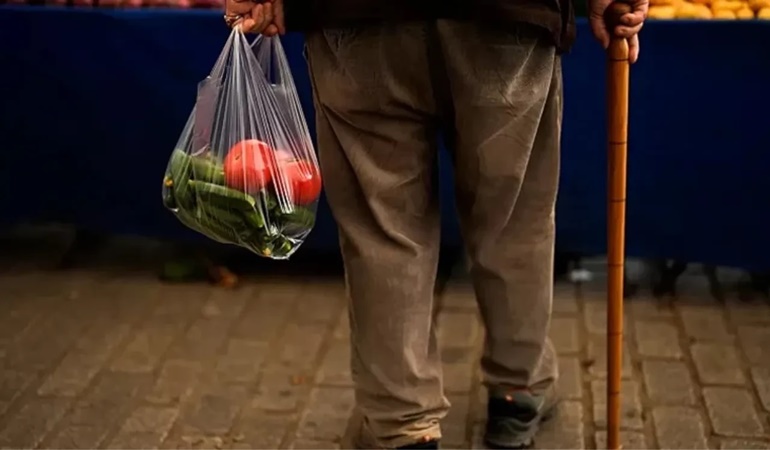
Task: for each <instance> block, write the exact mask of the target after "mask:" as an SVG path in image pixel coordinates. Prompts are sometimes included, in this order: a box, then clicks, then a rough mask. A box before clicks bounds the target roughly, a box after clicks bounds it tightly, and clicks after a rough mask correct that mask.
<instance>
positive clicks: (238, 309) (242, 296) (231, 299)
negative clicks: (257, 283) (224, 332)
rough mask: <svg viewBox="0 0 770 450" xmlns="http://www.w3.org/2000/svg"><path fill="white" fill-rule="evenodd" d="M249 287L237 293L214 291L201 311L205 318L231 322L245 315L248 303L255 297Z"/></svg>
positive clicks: (224, 290) (223, 290) (221, 290)
mask: <svg viewBox="0 0 770 450" xmlns="http://www.w3.org/2000/svg"><path fill="white" fill-rule="evenodd" d="M249 287H252V286H249ZM249 287H247V288H246V289H238V290H236V291H228V290H226V289H214V290H213V291H212V293H211V296H210V297H209V299H208V301H207V302H206V303H205V304H204V305H203V308H202V309H201V313H202V315H203V317H205V318H207V319H214V318H220V319H231V320H232V319H235V318H237V317H239V316H240V315H241V314H242V313H243V310H244V308H245V307H246V304H247V301H248V300H250V298H251V297H252V296H253V291H252V290H251V289H249Z"/></svg>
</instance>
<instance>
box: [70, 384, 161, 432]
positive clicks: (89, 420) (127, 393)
mask: <svg viewBox="0 0 770 450" xmlns="http://www.w3.org/2000/svg"><path fill="white" fill-rule="evenodd" d="M149 382H150V377H149V376H148V375H144V374H134V373H121V372H104V373H102V374H101V375H100V377H99V378H98V379H97V380H95V384H94V385H93V386H92V387H91V388H90V389H89V390H88V391H87V392H86V393H85V394H84V395H83V396H82V397H80V398H79V399H78V401H77V402H76V403H75V404H74V406H73V407H72V410H70V411H69V412H68V414H67V420H66V423H67V425H68V426H72V425H82V426H95V427H102V428H107V427H110V426H111V425H112V424H113V423H115V422H116V421H118V420H119V419H121V418H122V417H123V415H124V412H125V411H126V410H127V408H128V407H129V405H130V400H131V399H133V398H134V397H135V396H136V395H137V393H139V392H140V390H141V389H142V388H144V387H146V386H147V385H148V384H149Z"/></svg>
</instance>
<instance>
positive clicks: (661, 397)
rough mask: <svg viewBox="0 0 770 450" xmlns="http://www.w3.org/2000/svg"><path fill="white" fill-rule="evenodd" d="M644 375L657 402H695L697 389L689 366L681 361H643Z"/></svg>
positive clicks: (652, 397)
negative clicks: (694, 386)
mask: <svg viewBox="0 0 770 450" xmlns="http://www.w3.org/2000/svg"><path fill="white" fill-rule="evenodd" d="M642 376H643V377H644V384H645V386H646V388H647V395H649V397H650V401H652V402H653V403H655V404H682V405H694V404H695V390H694V388H693V382H692V377H691V376H690V370H689V369H688V368H687V366H686V365H685V364H684V363H682V362H679V361H658V360H647V361H642Z"/></svg>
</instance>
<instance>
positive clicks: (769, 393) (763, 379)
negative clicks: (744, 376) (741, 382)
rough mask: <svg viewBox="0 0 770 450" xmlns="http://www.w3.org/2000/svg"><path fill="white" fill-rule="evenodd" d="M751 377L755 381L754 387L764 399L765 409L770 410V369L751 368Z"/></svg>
mask: <svg viewBox="0 0 770 450" xmlns="http://www.w3.org/2000/svg"><path fill="white" fill-rule="evenodd" d="M751 379H752V380H753V381H754V387H755V388H756V390H757V394H758V395H759V399H760V400H761V401H762V407H763V408H765V411H767V412H770V369H767V368H764V367H755V368H753V369H751Z"/></svg>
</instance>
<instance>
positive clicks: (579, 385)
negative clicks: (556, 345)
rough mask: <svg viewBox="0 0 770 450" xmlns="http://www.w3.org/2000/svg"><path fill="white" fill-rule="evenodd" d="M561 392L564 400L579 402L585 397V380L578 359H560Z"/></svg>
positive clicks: (564, 357)
mask: <svg viewBox="0 0 770 450" xmlns="http://www.w3.org/2000/svg"><path fill="white" fill-rule="evenodd" d="M558 387H559V392H560V394H561V395H562V396H563V398H566V399H569V400H579V399H581V398H582V397H583V379H582V367H581V365H580V360H579V359H578V358H576V357H568V356H562V357H560V358H559V382H558Z"/></svg>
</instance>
